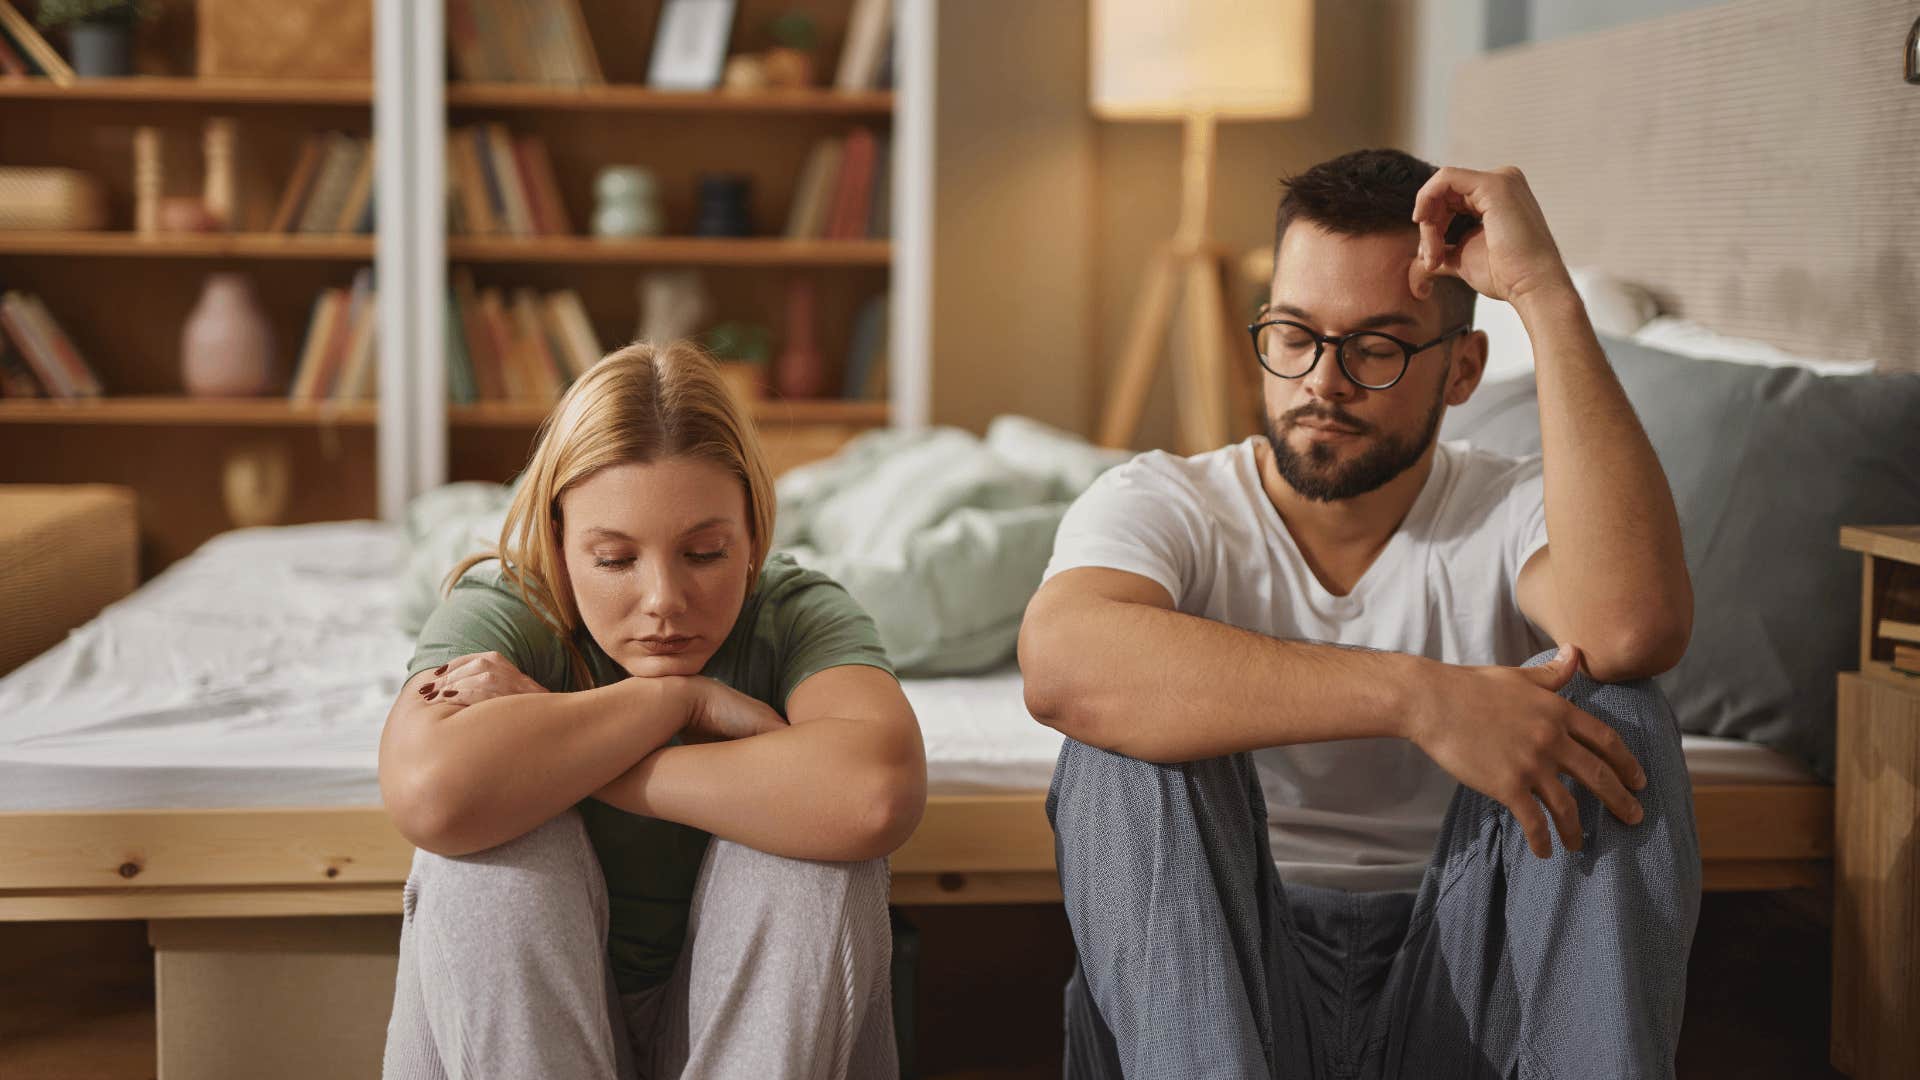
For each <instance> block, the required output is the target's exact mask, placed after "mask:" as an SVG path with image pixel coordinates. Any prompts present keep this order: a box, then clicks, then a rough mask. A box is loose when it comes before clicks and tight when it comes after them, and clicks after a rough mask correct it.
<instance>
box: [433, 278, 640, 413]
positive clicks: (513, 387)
mask: <svg viewBox="0 0 1920 1080" xmlns="http://www.w3.org/2000/svg"><path fill="white" fill-rule="evenodd" d="M601 355H602V354H601V350H600V341H599V339H598V338H597V337H595V336H594V332H593V324H592V323H591V322H589V321H588V319H587V309H586V305H584V304H582V303H581V302H580V295H579V294H578V293H576V292H574V291H573V290H572V289H562V290H560V291H559V292H553V293H548V294H547V295H545V296H541V295H539V294H538V293H536V292H534V290H532V289H514V290H513V291H512V292H511V293H508V292H506V291H504V290H501V289H495V288H489V289H478V288H476V287H475V286H474V283H473V275H472V274H470V273H468V272H467V271H465V270H461V271H456V272H455V273H454V277H453V287H452V288H451V289H450V290H448V295H447V397H448V399H449V400H451V401H453V402H455V403H457V404H462V405H467V404H472V403H473V402H476V401H538V402H550V401H553V400H555V399H557V398H558V397H559V396H560V392H561V391H562V390H565V389H566V388H567V386H568V385H570V384H571V383H572V382H573V380H575V379H577V378H579V377H580V376H581V375H583V374H585V373H586V371H587V369H588V368H591V367H592V366H593V365H595V364H597V363H599V362H600V357H601Z"/></svg>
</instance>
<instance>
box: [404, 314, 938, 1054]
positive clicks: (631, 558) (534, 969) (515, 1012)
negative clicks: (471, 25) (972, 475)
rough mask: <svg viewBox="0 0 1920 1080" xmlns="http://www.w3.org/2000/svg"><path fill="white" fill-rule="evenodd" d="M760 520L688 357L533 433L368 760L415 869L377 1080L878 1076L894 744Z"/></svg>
mask: <svg viewBox="0 0 1920 1080" xmlns="http://www.w3.org/2000/svg"><path fill="white" fill-rule="evenodd" d="M773 519H774V496H773V485H772V479H771V474H770V473H769V472H768V470H767V466H766V462H765V461H764V460H763V458H762V457H761V453H760V448H759V444H758V442H757V440H756V438H755V436H754V433H753V429H752V427H751V425H750V424H749V422H748V421H747V419H746V418H745V416H744V415H743V414H742V412H741V410H740V409H739V408H738V407H737V406H736V405H735V404H734V402H733V400H732V399H731V398H730V397H729V396H728V394H727V392H726V390H725V389H724V387H723V385H722V383H721V381H720V374H719V371H718V369H717V368H716V367H715V365H714V364H713V362H712V361H711V360H710V359H708V358H707V357H706V356H705V355H704V354H703V353H701V352H700V351H699V350H698V349H697V348H695V347H693V346H690V345H686V344H675V345H670V346H665V347H660V348H656V347H654V346H651V345H646V344H635V345H629V346H627V347H626V348H623V349H621V350H619V351H617V352H615V353H612V354H611V355H609V356H607V357H606V358H605V359H603V360H601V361H600V363H599V364H597V365H596V366H595V367H594V368H593V369H592V370H591V371H589V372H587V374H586V375H584V376H582V377H581V378H580V380H579V381H578V382H577V383H575V384H574V386H573V387H572V388H571V389H569V390H568V391H567V393H566V396H565V397H564V398H562V399H561V401H560V403H559V405H558V406H556V407H555V409H554V412H553V414H552V415H551V416H550V417H548V419H547V422H546V424H545V425H544V426H543V427H542V429H541V432H540V435H539V438H538V440H537V442H536V445H535V449H534V452H533V456H532V459H531V461H530V462H529V464H528V466H527V470H526V472H525V474H524V475H523V477H522V480H521V485H520V488H519V490H518V492H517V494H516V495H515V497H514V501H513V504H512V507H511V509H510V510H509V511H508V514H507V518H506V523H505V526H504V527H503V528H502V530H501V535H500V543H499V548H498V553H499V554H504V558H500V557H498V555H497V554H489V555H480V556H475V557H473V558H471V559H468V560H467V561H466V562H465V563H463V564H462V565H461V566H459V567H457V568H456V569H455V570H454V571H453V573H452V574H450V575H449V577H448V585H447V588H446V592H445V597H444V599H443V600H442V602H441V604H440V606H439V608H438V609H437V610H436V611H435V612H434V614H433V616H432V617H431V618H430V619H428V621H427V624H426V626H425V627H424V628H423V629H422V630H421V632H420V638H419V642H418V644H417V647H416V650H415V652H414V656H413V660H412V662H411V664H410V665H409V677H408V679H407V682H406V686H405V688H404V689H403V690H402V691H401V694H400V700H399V701H398V702H396V703H395V704H394V706H393V709H392V711H391V712H390V713H389V714H388V717H387V726H386V731H385V733H384V734H383V736H382V738H381V743H380V790H381V795H382V797H383V798H384V800H385V802H386V806H387V811H388V813H389V814H390V815H391V817H392V818H393V821H394V823H395V824H396V825H397V826H398V828H399V829H400V832H401V833H402V834H403V835H404V836H406V837H407V839H408V840H410V841H412V842H413V844H414V845H415V846H416V847H417V848H418V849H419V851H418V853H417V854H416V855H415V858H414V864H413V871H412V873H411V875H409V878H408V881H407V887H406V896H405V920H404V922H403V926H402V931H401V940H400V974H399V981H398V986H397V987H396V991H395V1000H394V1012H393V1019H392V1022H391V1024H390V1026H389V1029H388V1034H387V1052H386V1067H385V1073H386V1076H388V1077H390V1078H405V1080H412V1078H414V1077H440V1076H447V1077H463V1076H476V1075H484V1076H554V1077H568V1078H573V1077H611V1076H620V1077H632V1076H641V1077H656V1076H685V1077H761V1076H767V1077H772V1076H780V1077H845V1076H852V1077H870V1076H892V1075H895V1074H896V1073H897V1071H898V1068H897V1064H896V1061H895V1055H894V1043H893V1022H892V1013H891V1006H890V996H889V993H888V985H889V977H888V968H889V961H890V954H891V938H890V935H889V929H888V921H887V911H886V902H887V870H886V862H885V856H886V855H887V853H888V852H890V851H892V850H893V849H894V848H895V847H897V846H899V844H900V843H901V842H902V841H904V840H905V839H906V838H907V836H908V834H910V833H911V832H912V831H913V829H914V826H915V825H916V824H918V822H919V819H920V813H921V810H922V808H923V807H924V805H925V801H926V763H925V758H924V754H923V751H922V748H921V742H920V732H919V727H918V725H917V724H916V723H915V720H914V716H913V712H912V710H911V709H910V708H909V707H908V705H907V701H906V698H905V697H904V696H903V695H902V693H901V691H900V687H899V684H898V683H896V682H895V681H894V678H893V675H892V671H891V669H890V668H889V666H888V664H887V659H886V655H885V654H884V652H882V650H881V647H880V643H879V639H878V637H877V635H876V633H875V631H874V627H873V623H872V622H871V620H869V619H868V617H867V615H866V614H865V613H864V612H863V611H861V610H860V608H859V606H858V605H857V604H855V603H854V601H853V599H852V598H851V597H849V596H848V595H847V594H846V592H845V591H844V590H842V589H841V588H840V587H839V586H838V585H836V584H834V583H833V581H831V580H830V579H828V578H827V577H825V576H824V575H822V574H819V573H817V572H813V571H809V570H803V569H801V568H800V567H798V566H796V565H795V564H794V563H793V562H792V561H791V560H790V559H787V558H785V557H783V556H771V557H770V556H769V555H768V552H767V548H768V545H769V542H770V537H771V536H772V534H773Z"/></svg>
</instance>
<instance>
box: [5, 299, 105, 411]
mask: <svg viewBox="0 0 1920 1080" xmlns="http://www.w3.org/2000/svg"><path fill="white" fill-rule="evenodd" d="M23 299H24V301H25V303H26V305H27V310H28V313H29V314H30V315H31V316H32V317H33V321H34V324H35V327H36V328H37V329H38V331H39V333H40V336H41V338H42V339H44V340H45V341H46V343H47V345H48V347H49V348H51V349H52V350H53V357H54V360H55V361H57V362H58V363H59V364H60V366H61V368H62V369H64V370H65V371H66V372H67V377H68V379H69V380H70V381H71V383H72V385H73V389H74V392H75V393H76V394H78V395H79V396H80V397H99V396H100V380H99V379H98V378H96V377H95V376H94V374H93V368H92V367H91V366H89V365H88V363H87V359H86V357H84V356H81V355H80V350H79V349H78V348H76V347H75V346H74V344H73V339H72V338H70V337H68V336H67V331H66V328H65V327H63V326H61V325H60V322H59V320H57V319H55V318H54V317H53V312H52V311H50V310H48V308H47V304H46V301H44V300H42V299H40V298H39V297H37V296H32V295H26V296H24V298H23Z"/></svg>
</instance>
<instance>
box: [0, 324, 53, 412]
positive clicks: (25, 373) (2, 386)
mask: <svg viewBox="0 0 1920 1080" xmlns="http://www.w3.org/2000/svg"><path fill="white" fill-rule="evenodd" d="M46 396H47V390H46V388H45V387H43V386H41V385H40V380H39V379H37V378H35V377H34V375H33V368H32V367H31V366H29V365H28V364H27V358H26V357H25V356H23V355H21V353H20V350H19V349H18V348H16V347H15V346H14V344H13V340H12V339H11V338H9V337H8V336H7V334H6V332H5V331H4V330H0V397H10V398H38V397H46Z"/></svg>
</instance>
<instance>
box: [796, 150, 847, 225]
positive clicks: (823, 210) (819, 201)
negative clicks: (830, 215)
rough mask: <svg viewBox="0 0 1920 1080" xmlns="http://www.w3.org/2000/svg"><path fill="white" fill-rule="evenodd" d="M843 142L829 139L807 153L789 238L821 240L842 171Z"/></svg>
mask: <svg viewBox="0 0 1920 1080" xmlns="http://www.w3.org/2000/svg"><path fill="white" fill-rule="evenodd" d="M841 152H842V143H841V141H840V140H839V139H835V138H825V139H821V140H820V141H819V142H816V143H814V144H813V149H811V150H809V151H808V152H807V162H806V164H805V165H803V166H801V167H800V179H799V181H798V182H797V183H795V184H794V186H793V205H792V206H791V207H790V208H789V209H788V210H787V231H786V236H787V239H789V240H817V239H819V238H820V236H821V234H822V232H823V231H824V229H825V222H826V218H827V206H828V203H829V201H830V200H831V199H832V196H833V189H834V185H835V181H836V180H837V179H838V177H839V172H840V156H841Z"/></svg>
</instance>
